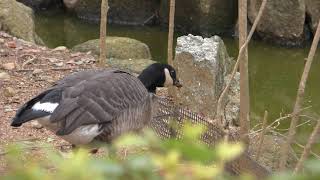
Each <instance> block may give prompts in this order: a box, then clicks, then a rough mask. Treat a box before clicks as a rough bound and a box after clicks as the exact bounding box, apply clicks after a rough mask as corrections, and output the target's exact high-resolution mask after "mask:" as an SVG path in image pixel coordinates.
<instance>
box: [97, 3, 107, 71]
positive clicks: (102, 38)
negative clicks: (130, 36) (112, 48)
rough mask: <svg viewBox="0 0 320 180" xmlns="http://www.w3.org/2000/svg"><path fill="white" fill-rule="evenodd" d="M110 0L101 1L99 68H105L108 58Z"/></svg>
mask: <svg viewBox="0 0 320 180" xmlns="http://www.w3.org/2000/svg"><path fill="white" fill-rule="evenodd" d="M108 8H109V6H108V0H101V19H100V58H99V66H101V67H104V66H105V64H106V62H105V60H106V57H107V50H106V34H107V15H108Z"/></svg>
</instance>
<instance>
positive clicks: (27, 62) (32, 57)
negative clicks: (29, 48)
mask: <svg viewBox="0 0 320 180" xmlns="http://www.w3.org/2000/svg"><path fill="white" fill-rule="evenodd" d="M24 56H30V57H31V58H30V59H28V60H27V61H26V62H24V63H23V64H22V66H21V68H22V69H24V66H26V65H27V64H29V63H31V62H33V61H34V60H36V56H34V55H32V54H23V55H21V56H20V58H22V57H24Z"/></svg>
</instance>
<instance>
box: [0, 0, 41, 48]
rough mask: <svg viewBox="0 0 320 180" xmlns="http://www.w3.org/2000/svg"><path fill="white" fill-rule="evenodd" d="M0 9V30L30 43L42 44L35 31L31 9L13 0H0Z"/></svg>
mask: <svg viewBox="0 0 320 180" xmlns="http://www.w3.org/2000/svg"><path fill="white" fill-rule="evenodd" d="M0 9H1V10H0V30H3V31H6V32H8V33H9V34H11V35H13V36H16V37H18V38H21V39H24V40H26V41H29V42H32V43H37V44H43V41H42V40H41V38H40V37H39V36H38V35H37V34H36V32H35V25H34V16H33V11H32V9H30V8H29V7H27V6H25V5H23V4H21V3H18V2H16V1H15V0H1V1H0Z"/></svg>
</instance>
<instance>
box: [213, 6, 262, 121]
mask: <svg viewBox="0 0 320 180" xmlns="http://www.w3.org/2000/svg"><path fill="white" fill-rule="evenodd" d="M266 3H267V0H263V2H262V4H261V6H260V9H259V12H258V15H257V17H256V19H255V20H254V23H253V25H252V27H251V30H250V32H249V35H248V38H247V40H246V42H245V43H244V44H243V45H242V46H241V48H240V50H239V55H238V58H237V61H236V64H235V65H234V67H233V70H232V73H231V78H230V80H229V82H228V83H227V85H226V87H225V88H224V89H223V91H222V93H221V95H220V97H219V99H218V103H217V118H216V119H218V120H219V121H220V122H222V123H223V120H222V118H223V108H222V101H223V99H224V97H225V96H226V94H227V92H228V90H229V88H230V85H231V82H232V80H233V79H234V76H235V74H236V72H237V69H238V66H239V61H240V59H241V57H242V56H243V53H244V51H245V49H246V47H247V46H248V44H249V42H250V40H251V38H252V35H253V33H254V31H255V29H256V27H257V25H258V23H259V21H260V19H261V16H262V12H263V10H264V9H265V6H266ZM223 126H225V125H224V124H223Z"/></svg>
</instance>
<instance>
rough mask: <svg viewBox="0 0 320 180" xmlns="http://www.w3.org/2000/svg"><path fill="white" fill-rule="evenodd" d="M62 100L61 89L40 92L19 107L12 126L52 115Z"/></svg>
mask: <svg viewBox="0 0 320 180" xmlns="http://www.w3.org/2000/svg"><path fill="white" fill-rule="evenodd" d="M60 100H61V91H60V90H55V89H50V90H47V91H45V92H43V93H41V94H39V95H38V96H36V97H34V98H33V99H31V100H30V101H28V102H27V103H25V104H24V105H23V106H22V107H21V108H20V109H18V111H17V112H16V115H15V117H14V118H13V119H12V121H11V126H13V127H19V126H21V125H22V124H23V123H26V122H28V121H31V120H34V119H38V118H42V117H46V116H50V115H51V114H52V113H53V111H54V110H55V109H56V108H57V107H58V106H59V102H60Z"/></svg>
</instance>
